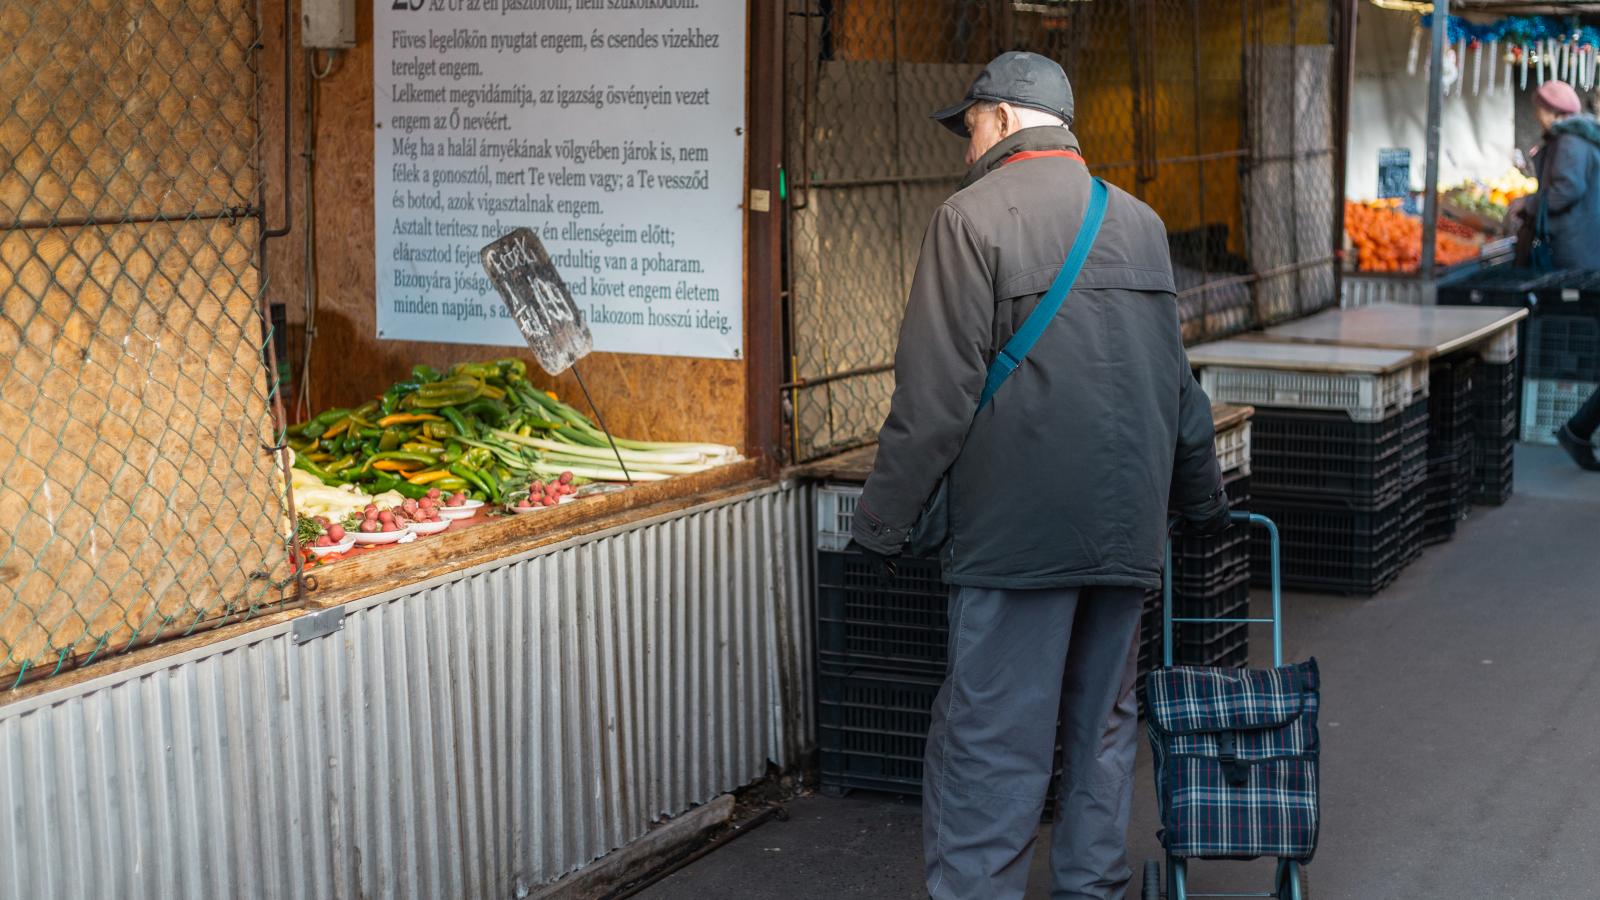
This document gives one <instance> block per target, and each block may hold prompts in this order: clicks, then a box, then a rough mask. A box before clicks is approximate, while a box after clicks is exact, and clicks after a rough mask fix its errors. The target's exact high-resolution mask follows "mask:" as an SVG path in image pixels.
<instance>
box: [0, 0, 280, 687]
mask: <svg viewBox="0 0 1600 900" xmlns="http://www.w3.org/2000/svg"><path fill="white" fill-rule="evenodd" d="M257 12H258V11H257V8H256V4H255V2H254V0H0V683H3V684H6V685H9V684H12V683H21V682H22V681H24V680H26V679H29V678H32V677H35V676H45V675H49V674H52V673H54V672H58V671H60V670H62V669H64V668H66V667H69V666H73V665H78V664H82V663H85V662H88V661H90V660H93V659H95V658H97V657H100V656H104V655H106V654H110V653H116V652H119V651H124V650H127V649H130V648H133V647H136V646H143V645H145V644H148V643H151V642H154V641H157V640H160V639H162V638H167V637H173V636H178V635H183V634H188V633H191V632H193V631H195V630H197V629H200V628H205V627H209V626H213V625H215V624H218V623H222V622H227V621H233V620H238V619H241V618H245V617H249V616H251V615H255V614H257V613H260V612H261V611H263V610H265V609H268V608H274V607H278V606H280V605H281V604H283V603H285V602H286V601H287V600H289V599H291V598H292V596H293V594H294V591H295V586H296V585H297V581H296V579H295V571H294V568H295V567H294V566H293V565H292V563H291V553H290V549H289V546H288V545H287V542H286V541H287V538H288V536H289V534H290V533H291V531H292V529H291V527H290V522H289V515H288V500H287V498H286V493H285V491H286V486H285V485H284V483H283V482H284V477H283V470H282V468H281V457H280V456H279V455H278V454H274V453H272V452H270V450H269V448H270V447H271V446H273V445H276V444H277V440H276V438H275V435H274V433H273V431H274V424H273V421H274V420H273V413H272V405H273V402H274V399H275V398H274V396H273V393H274V385H273V383H272V382H271V381H270V380H269V377H268V372H267V369H266V367H265V366H264V365H263V352H264V349H265V347H266V344H267V341H268V334H267V329H266V328H265V327H264V326H263V323H262V316H261V306H260V302H259V300H260V295H261V288H262V284H261V280H262V276H261V271H260V244H261V237H262V231H261V229H262V219H261V215H260V209H259V205H260V203H259V201H260V187H261V185H260V165H259V149H260V148H259V130H258V122H257V120H258V100H259V98H258V90H259V82H260V79H259V72H258V71H257V68H256V66H257V57H258V54H259V52H260V47H259V46H258V43H257V41H258V37H259V27H258V18H257Z"/></svg>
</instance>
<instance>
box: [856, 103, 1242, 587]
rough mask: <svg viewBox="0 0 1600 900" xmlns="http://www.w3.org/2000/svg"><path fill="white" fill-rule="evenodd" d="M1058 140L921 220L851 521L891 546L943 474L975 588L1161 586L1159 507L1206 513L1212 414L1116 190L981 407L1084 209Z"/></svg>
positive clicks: (1144, 226) (1142, 209) (1165, 285)
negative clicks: (884, 407) (885, 403)
mask: <svg viewBox="0 0 1600 900" xmlns="http://www.w3.org/2000/svg"><path fill="white" fill-rule="evenodd" d="M1076 147H1077V140H1076V138H1074V137H1073V136H1072V135H1071V133H1070V132H1068V131H1066V130H1065V129H1062V128H1049V127H1046V128H1029V129H1024V130H1023V131H1020V132H1018V133H1016V134H1014V135H1012V136H1011V137H1009V138H1007V139H1006V140H1004V141H1002V142H1001V143H1000V144H999V145H998V146H996V147H995V148H994V149H993V150H991V151H990V152H989V153H988V154H986V155H985V156H984V157H983V158H982V159H981V160H979V161H978V163H977V164H976V165H975V166H974V167H973V169H972V171H971V173H970V174H969V175H968V177H967V181H966V183H965V185H964V186H963V189H962V190H961V191H959V192H958V193H957V194H956V195H955V196H953V197H951V198H950V199H949V200H948V201H946V202H945V203H944V205H943V206H941V207H940V208H939V210H938V211H937V212H935V213H934V216H933V222H932V224H931V225H929V227H928V232H927V235H926V236H925V237H924V239H923V243H922V255H921V258H920V259H919V260H918V263H917V271H916V276H915V278H914V280H913V282H912V285H911V297H910V300H909V301H908V303H907V304H906V314H905V321H904V323H903V324H902V325H901V328H900V343H899V347H898V349H897V351H896V354H895V391H894V397H893V400H892V401H891V406H890V409H889V418H888V420H887V421H886V422H885V423H884V426H883V430H882V432H881V433H880V434H879V438H878V440H879V447H878V457H877V463H876V465H875V467H874V468H873V471H872V475H871V477H869V478H868V479H867V484H866V489H865V492H864V493H863V495H862V498H861V501H860V505H859V506H858V515H857V516H856V517H855V528H854V534H853V536H854V537H855V539H856V541H857V542H858V543H860V544H861V545H862V546H865V547H867V548H869V549H872V550H874V551H877V552H879V553H884V554H890V555H892V554H894V553H896V552H897V551H899V550H900V548H901V546H902V544H903V543H904V541H905V535H906V532H907V530H908V529H909V528H910V527H911V525H912V524H913V523H914V521H915V520H916V518H917V516H918V515H919V514H920V512H921V510H922V507H923V504H924V503H925V502H926V500H927V498H928V497H929V496H930V494H931V493H932V492H933V490H934V488H935V486H936V485H937V483H938V481H939V478H940V476H942V475H943V474H944V473H945V472H946V471H948V472H949V473H950V495H949V500H950V520H951V540H950V542H949V543H948V544H947V545H946V547H945V558H944V560H943V562H944V569H945V578H946V580H948V581H950V582H951V583H953V584H960V585H969V586H975V587H1004V588H1050V587H1071V586H1076V585H1131V586H1138V587H1155V586H1158V585H1159V584H1160V577H1161V564H1162V549H1163V546H1164V541H1165V534H1166V517H1167V509H1168V504H1169V500H1170V501H1171V502H1172V505H1173V508H1174V509H1177V510H1179V511H1181V512H1183V513H1184V514H1185V515H1187V516H1188V517H1190V518H1191V519H1194V520H1197V521H1198V520H1202V519H1204V518H1207V517H1209V516H1210V515H1213V514H1215V513H1216V512H1217V510H1218V508H1219V507H1220V505H1221V503H1222V501H1220V500H1217V499H1216V498H1215V496H1214V495H1215V494H1216V492H1217V490H1218V488H1219V486H1220V483H1221V477H1220V475H1219V473H1218V468H1217V461H1216V456H1215V454H1214V450H1213V446H1212V441H1213V434H1212V425H1211V403H1210V401H1209V400H1208V399H1207V398H1206V396H1205V394H1204V393H1203V392H1202V391H1201V390H1200V386H1199V385H1198V384H1197V383H1195V380H1194V376H1193V375H1192V374H1191V372H1190V369H1189V363H1188V358H1187V356H1186V355H1185V353H1184V350H1183V344H1182V340H1181V338H1180V336H1179V330H1178V312H1177V306H1176V303H1175V300H1174V290H1173V281H1172V267H1171V262H1170V260H1169V258H1168V247H1167V236H1166V229H1165V227H1164V226H1163V225H1162V223H1161V220H1160V219H1159V218H1158V217H1157V216H1156V214H1155V213H1154V212H1153V211H1151V210H1150V208H1149V207H1147V206H1145V205H1144V204H1143V203H1141V202H1139V201H1138V200H1136V199H1134V198H1133V197H1131V196H1129V195H1128V194H1126V193H1124V192H1122V191H1120V190H1118V189H1116V188H1112V189H1111V196H1110V203H1109V206H1108V207H1107V211H1106V216H1105V223H1104V225H1103V226H1102V228H1101V231H1100V236H1099V240H1098V241H1097V242H1096V243H1095V246H1094V251H1093V252H1092V253H1091V254H1090V256H1089V259H1088V262H1087V263H1086V265H1085V266H1084V268H1083V272H1082V273H1081V275H1080V276H1079V278H1078V281H1077V284H1076V287H1075V289H1074V290H1073V291H1072V293H1071V294H1070V295H1068V297H1067V299H1066V302H1065V303H1064V304H1063V305H1062V308H1061V311H1060V312H1059V313H1057V315H1056V318H1055V320H1054V321H1053V322H1052V323H1051V324H1050V327H1049V328H1048V329H1046V330H1045V332H1044V336H1043V337H1042V338H1040V340H1039V342H1038V344H1036V345H1035V346H1034V348H1033V351H1032V353H1031V354H1029V356H1028V357H1027V359H1026V360H1025V361H1024V362H1023V364H1022V366H1021V368H1019V369H1018V370H1017V371H1016V372H1015V373H1014V374H1012V376H1011V378H1010V380H1008V381H1007V382H1006V383H1005V385H1004V386H1003V387H1001V388H1000V391H999V392H998V393H997V394H996V395H995V397H994V399H993V400H992V401H990V403H989V405H988V406H986V407H985V408H984V409H983V411H982V412H981V413H979V414H977V418H976V421H974V418H973V416H974V411H975V410H976V409H977V405H978V397H979V395H980V393H981V392H982V389H983V382H984V372H985V370H986V368H987V366H988V363H989V360H990V359H991V358H992V357H993V356H994V354H995V352H996V351H998V350H999V348H1000V347H1001V346H1003V345H1004V344H1005V342H1006V340H1007V339H1009V338H1010V337H1011V335H1012V334H1013V333H1014V332H1015V330H1016V329H1017V328H1018V327H1020V326H1021V324H1022V322H1023V321H1024V320H1025V319H1026V318H1027V316H1028V313H1029V312H1031V311H1032V310H1033V307H1034V306H1035V305H1036V304H1037V303H1038V301H1039V299H1040V297H1041V295H1042V294H1043V293H1044V292H1045V290H1046V289H1048V287H1049V286H1050V282H1051V281H1052V280H1053V279H1054V278H1055V276H1056V272H1057V270H1058V269H1060V267H1061V264H1062V262H1063V261H1064V259H1065V257H1066V254H1067V248H1068V247H1069V246H1071V244H1072V240H1073V238H1074V237H1075V236H1076V234H1077V231H1078V227H1079V225H1080V224H1081V223H1082V221H1083V214H1084V208H1085V206H1086V205H1087V203H1088V198H1089V184H1090V181H1089V173H1088V170H1087V169H1086V168H1085V167H1084V165H1083V163H1082V162H1079V161H1077V160H1074V159H1069V158H1066V157H1062V156H1048V157H1036V158H1029V159H1022V160H1018V161H1015V162H1012V163H1010V164H1006V159H1007V158H1008V157H1010V156H1011V155H1013V154H1015V153H1017V152H1019V151H1024V150H1047V149H1071V150H1076Z"/></svg>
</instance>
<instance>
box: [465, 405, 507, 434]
mask: <svg viewBox="0 0 1600 900" xmlns="http://www.w3.org/2000/svg"><path fill="white" fill-rule="evenodd" d="M461 412H462V413H463V414H465V415H469V416H477V417H478V418H480V419H488V420H489V421H490V422H492V423H493V424H494V426H495V427H496V428H498V427H500V426H501V425H504V424H505V421H506V418H507V417H508V416H510V415H511V410H509V409H507V408H506V405H505V404H504V403H501V402H500V401H499V400H486V399H485V400H474V401H472V402H471V403H468V404H467V405H466V406H463V407H461Z"/></svg>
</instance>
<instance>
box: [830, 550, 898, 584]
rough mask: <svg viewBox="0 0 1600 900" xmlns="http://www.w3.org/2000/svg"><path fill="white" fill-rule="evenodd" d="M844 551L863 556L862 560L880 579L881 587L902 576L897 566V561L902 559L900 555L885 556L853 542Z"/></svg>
mask: <svg viewBox="0 0 1600 900" xmlns="http://www.w3.org/2000/svg"><path fill="white" fill-rule="evenodd" d="M844 549H845V550H846V552H850V551H854V552H856V553H859V554H861V558H862V559H865V560H866V561H867V567H868V569H870V570H871V571H872V572H873V574H875V575H876V576H877V577H878V584H879V585H888V584H889V582H891V581H893V580H894V579H895V576H897V575H899V574H900V571H899V567H898V566H896V565H895V560H897V559H899V558H900V556H899V554H895V555H894V556H885V555H884V554H882V553H879V552H878V551H876V550H873V549H870V548H868V547H863V546H861V545H860V544H858V543H856V542H855V541H851V542H850V543H849V544H847V545H846V546H845V548H844Z"/></svg>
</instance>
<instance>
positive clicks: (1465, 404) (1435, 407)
mask: <svg viewBox="0 0 1600 900" xmlns="http://www.w3.org/2000/svg"><path fill="white" fill-rule="evenodd" d="M1476 366H1477V359H1476V358H1475V357H1471V356H1456V357H1453V358H1450V359H1444V360H1437V361H1435V362H1434V363H1433V365H1432V366H1430V367H1429V370H1428V452H1429V454H1430V455H1435V456H1437V455H1439V454H1441V453H1443V452H1444V448H1445V447H1446V446H1447V445H1450V444H1452V443H1454V442H1455V441H1457V440H1459V439H1460V438H1462V437H1463V436H1470V435H1472V434H1474V433H1475V428H1474V422H1475V420H1476V417H1477V408H1478V402H1477V401H1478V398H1477V395H1476V394H1475V393H1473V375H1474V369H1475V368H1476Z"/></svg>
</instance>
